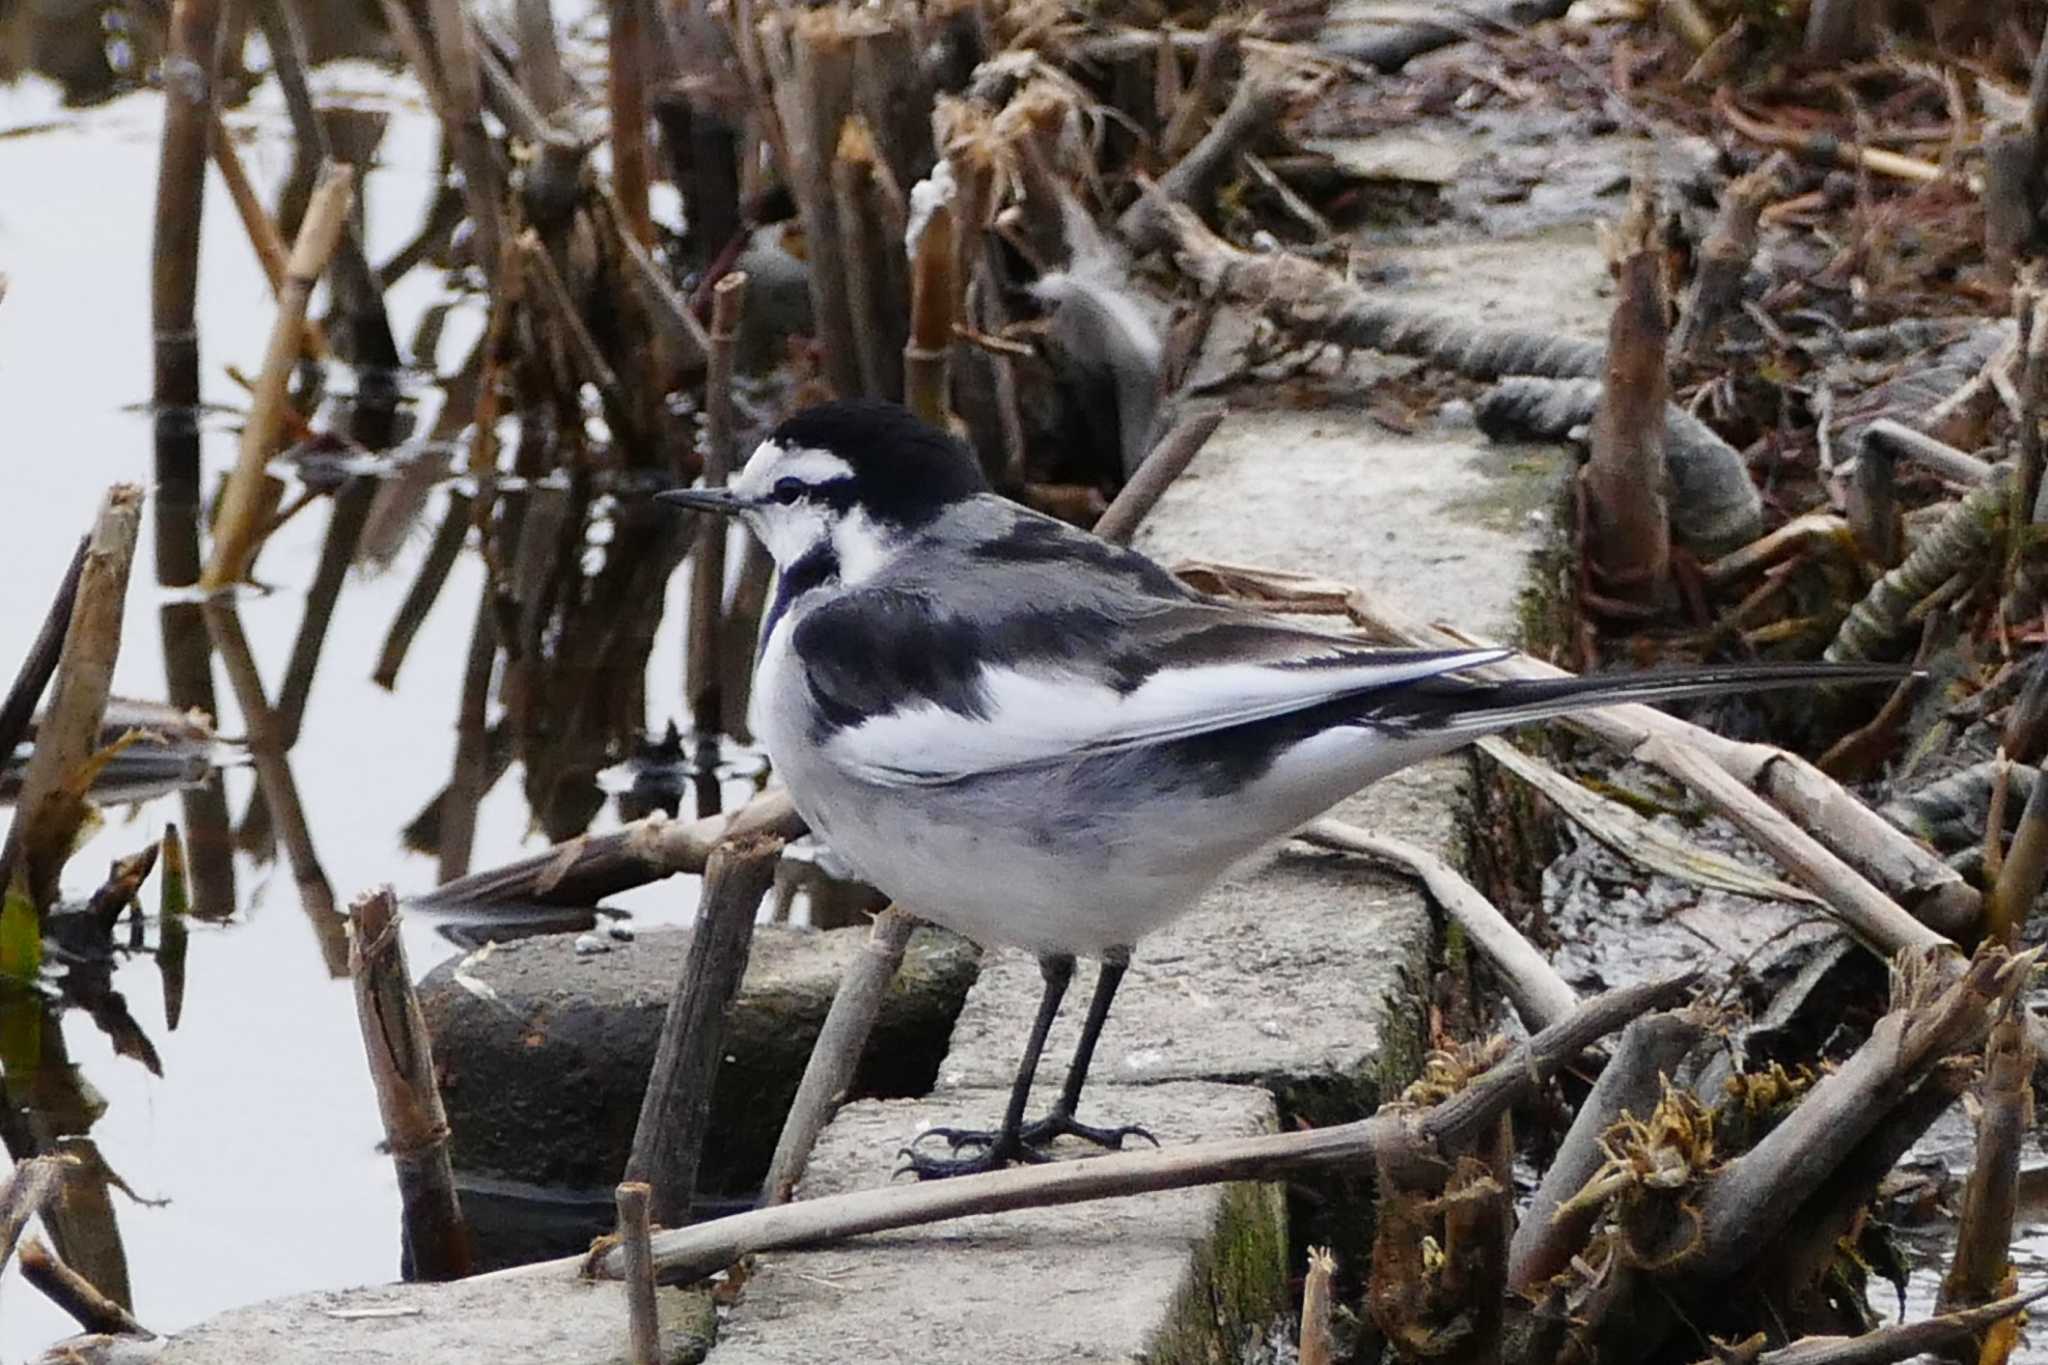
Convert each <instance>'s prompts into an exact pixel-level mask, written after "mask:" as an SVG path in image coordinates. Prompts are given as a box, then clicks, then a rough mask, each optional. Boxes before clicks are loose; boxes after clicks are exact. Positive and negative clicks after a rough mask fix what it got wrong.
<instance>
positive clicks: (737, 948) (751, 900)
mask: <svg viewBox="0 0 2048 1365" xmlns="http://www.w3.org/2000/svg"><path fill="white" fill-rule="evenodd" d="M781 856H782V840H780V839H778V838H774V837H772V836H755V837H741V838H738V839H732V838H728V839H727V840H725V841H724V842H721V843H720V844H719V845H718V846H717V847H716V848H714V849H713V850H712V851H711V857H710V859H709V861H708V862H707V863H706V864H705V867H704V894H703V898H702V899H701V900H700V901H699V902H698V905H697V921H696V925H695V927H694V928H693V929H692V930H691V933H690V951H689V955H688V956H687V957H686V958H685V959H684V962H683V975H682V979H681V980H680V981H678V982H677V983H676V989H675V994H674V995H672V996H671V997H670V998H669V1005H668V1015H667V1018H666V1019H665V1020H664V1021H663V1023H662V1029H661V1044H660V1047H659V1048H658V1049H657V1050H656V1052H655V1056H654V1070H653V1073H652V1074H651V1075H650V1076H649V1077H648V1078H647V1093H646V1094H645V1096H643V1097H642V1099H641V1102H640V1122H639V1126H638V1127H637V1128H636V1129H635V1130H634V1132H633V1152H632V1155H631V1156H630V1157H629V1158H628V1159H627V1161H626V1179H628V1180H644V1181H646V1182H647V1183H648V1184H650V1185H652V1186H653V1187H654V1202H653V1213H654V1217H655V1219H656V1221H658V1222H660V1223H663V1224H666V1225H667V1226H669V1227H681V1226H682V1225H683V1224H685V1223H687V1222H689V1221H690V1199H691V1196H692V1195H693V1194H695V1192H696V1184H697V1163H698V1159H699V1158H700V1157H701V1156H702V1154H703V1147H704V1135H705V1132H706V1130H707V1129H708V1127H709V1121H710V1117H711V1085H712V1081H713V1079H714V1078H715V1077H716V1076H717V1074H718V1063H719V1058H720V1057H721V1056H722V1055H723V1052H724V1043H725V1016H726V1011H727V1010H728V1009H729V1008H730V1007H731V1005H732V1001H733V997H734V996H735V995H736V994H737V993H738V991H739V984H740V977H741V976H742V975H744V974H745V972H746V969H747V953H748V949H749V948H750V946H751V945H752V943H753V941H754V916H755V914H756V913H757V912H758V911H759V910H760V908H761V897H762V896H764V895H766V894H767V892H768V888H769V887H770V886H771V885H772V884H773V883H774V881H775V864H776V861H777V859H779V858H780V857H781Z"/></svg>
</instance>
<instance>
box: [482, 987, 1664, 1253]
mask: <svg viewBox="0 0 2048 1365" xmlns="http://www.w3.org/2000/svg"><path fill="white" fill-rule="evenodd" d="M1697 980H1698V977H1697V975H1696V974H1687V975H1685V976H1681V977H1676V978H1673V979H1670V980H1666V981H1657V982H1650V983H1646V984H1643V985H1637V986H1625V987H1622V988H1620V989H1619V990H1613V991H1608V992H1607V993H1605V994H1604V995H1599V996H1595V997H1594V998H1593V999H1591V1000H1588V1001H1587V1002H1586V1003H1585V1004H1584V1005H1582V1006H1580V1007H1579V1008H1578V1009H1577V1010H1575V1011H1573V1012H1572V1014H1571V1015H1570V1016H1569V1017H1567V1018H1566V1019H1564V1020H1562V1021H1560V1022H1559V1023H1558V1024H1557V1025H1556V1026H1555V1027H1553V1028H1549V1029H1545V1030H1544V1031H1543V1032H1542V1033H1540V1034H1538V1035H1537V1036H1536V1037H1534V1038H1532V1039H1530V1040H1529V1042H1528V1043H1526V1044H1524V1045H1523V1046H1521V1047H1518V1048H1516V1049H1515V1051H1514V1052H1512V1053H1510V1054H1509V1055H1508V1057H1507V1058H1506V1059H1505V1060H1504V1061H1502V1062H1501V1063H1500V1064H1499V1065H1497V1066H1495V1067H1493V1068H1491V1069H1490V1070H1488V1071H1487V1072H1486V1073H1485V1074H1484V1075H1482V1076H1480V1077H1478V1078H1477V1079H1476V1080H1474V1081H1473V1083H1472V1084H1471V1085H1469V1086H1467V1087H1466V1088H1465V1089H1464V1090H1462V1091H1460V1092H1458V1094H1456V1095H1454V1096H1452V1097H1451V1098H1450V1099H1448V1100H1446V1101H1444V1102H1443V1103H1441V1104H1439V1105H1437V1106H1435V1107H1434V1108H1432V1109H1429V1110H1427V1111H1424V1112H1423V1113H1421V1114H1420V1115H1415V1114H1410V1113H1397V1112H1389V1113H1383V1114H1376V1115H1374V1116H1373V1117H1371V1118H1367V1119H1360V1120H1357V1121H1356V1122H1352V1123H1342V1124H1334V1125H1332V1126H1330V1127H1327V1128H1315V1129H1309V1130H1306V1131H1302V1132H1293V1133H1276V1134H1269V1135H1266V1136H1263V1137H1251V1138H1234V1139H1226V1140H1222V1141H1215V1142H1201V1143H1194V1144H1191V1145H1189V1146H1186V1147H1179V1148H1169V1149H1166V1150H1163V1151H1142V1152H1128V1153H1111V1154H1108V1155H1106V1156H1100V1157H1095V1158H1091V1159H1089V1160H1086V1161H1055V1162H1051V1163H1048V1164H1046V1165H1040V1166H1025V1167H1020V1168H1016V1169H1012V1170H1004V1171H992V1172H989V1173H988V1174H986V1175H969V1176H959V1177H956V1178H954V1179H951V1180H938V1181H929V1182H926V1183H923V1184H917V1185H891V1186H889V1187H887V1188H884V1189H877V1190H860V1191H856V1192H854V1193H851V1194H838V1195H828V1196H825V1197H824V1198H820V1199H805V1200H799V1201H797V1202H795V1203H790V1204H779V1205H776V1206H774V1207H772V1208H765V1209H756V1210H755V1211H753V1212H751V1213H742V1214H736V1215H734V1216H732V1217H729V1218H720V1219H716V1220H714V1221H711V1222H706V1223H700V1224H698V1225H696V1226H695V1227H689V1228H680V1229H676V1230H674V1231H670V1232H663V1233H660V1234H658V1235H657V1236H656V1237H655V1239H654V1268H655V1277H656V1279H657V1280H659V1281H660V1282H661V1283H664V1284H677V1283H684V1282H687V1281H690V1280H693V1279H697V1278H699V1277H701V1276H704V1275H708V1274H710V1273H711V1272H712V1271H714V1270H720V1269H723V1268H724V1267H726V1266H729V1265H731V1264H732V1263H733V1262H735V1261H737V1260H739V1259H741V1258H742V1257H744V1256H749V1255H753V1254H755V1253H757V1252H763V1251H778V1250H782V1249H784V1248H787V1247H795V1246H816V1245H820V1244H823V1243H827V1242H834V1241H838V1240H841V1239H844V1238H847V1237H855V1236H859V1235H860V1234H861V1233H865V1232H887V1231H890V1230H892V1229H895V1228H906V1227H921V1226H924V1225H927V1224H930V1223H939V1222H945V1221H947V1220H949V1219H954V1218H966V1217H971V1216H974V1215H977V1214H987V1213H1006V1212H1009V1211H1011V1210H1014V1209H1029V1208H1050V1207H1053V1206H1056V1205H1060V1204H1077V1203H1085V1202H1088V1201H1090V1200H1095V1199H1115V1198H1119V1197H1122V1196H1124V1195H1130V1194H1143V1193H1146V1192H1148V1191H1152V1190H1172V1189H1187V1188H1189V1187H1190V1186H1197V1185H1214V1184H1221V1183H1225V1182H1230V1181H1249V1180H1275V1179H1279V1178H1281V1177H1284V1176H1289V1175H1296V1174H1301V1173H1305V1172H1311V1171H1318V1170H1333V1169H1340V1168H1349V1169H1352V1170H1356V1169H1358V1168H1359V1167H1360V1165H1361V1164H1363V1163H1370V1162H1371V1161H1372V1160H1373V1158H1374V1155H1375V1154H1376V1153H1378V1152H1382V1151H1389V1150H1391V1149H1393V1148H1395V1147H1397V1146H1400V1147H1404V1148H1407V1149H1409V1150H1411V1151H1414V1152H1416V1153H1417V1155H1420V1154H1422V1153H1426V1152H1430V1151H1436V1152H1442V1151H1456V1150H1459V1149H1462V1148H1464V1147H1466V1146H1468V1145H1469V1144H1470V1143H1471V1142H1472V1141H1473V1140H1474V1139H1476V1138H1477V1137H1478V1136H1479V1135H1480V1134H1481V1133H1484V1132H1487V1131H1489V1130H1491V1129H1492V1128H1493V1127H1494V1126H1495V1125H1496V1124H1497V1123H1498V1121H1499V1118H1500V1115H1501V1114H1502V1113H1504V1112H1505V1111H1506V1110H1507V1109H1508V1107H1509V1106H1511V1105H1513V1104H1516V1103H1518V1102H1519V1101H1521V1100H1522V1099H1523V1098H1524V1097H1525V1096H1528V1095H1531V1094H1534V1093H1535V1092H1536V1089H1537V1088H1538V1087H1539V1086H1541V1085H1542V1084H1544V1083H1545V1081H1546V1080H1547V1079H1548V1078H1549V1077H1550V1076H1552V1075H1554V1074H1556V1072H1557V1069H1558V1068H1559V1067H1560V1066H1562V1065H1565V1064H1567V1063H1569V1062H1571V1061H1573V1060H1575V1059H1576V1058H1577V1057H1578V1056H1579V1054H1580V1053H1581V1052H1582V1051H1583V1050H1584V1049H1585V1048H1586V1047H1587V1046H1588V1045H1590V1044H1592V1043H1594V1042H1597V1041H1598V1040H1600V1039H1601V1038H1604V1037H1606V1036H1607V1035H1608V1034H1610V1033H1612V1032H1614V1031H1615V1030H1616V1029H1618V1028H1620V1027H1621V1026H1622V1025H1624V1024H1626V1023H1627V1022H1628V1021H1629V1020H1631V1019H1634V1018H1635V1017H1636V1016H1637V1015H1639V1014H1643V1013H1645V1012H1647V1011H1649V1010H1654V1009H1660V1008H1664V1007H1666V1006H1669V1005H1672V1004H1674V1003H1676V1002H1677V1001H1679V1000H1680V999H1682V998H1684V996H1685V995H1686V994H1687V993H1688V992H1689V991H1690V990H1691V989H1692V987H1693V985H1694V983H1695V982H1696V981H1697ZM584 1267H585V1258H584V1257H581V1256H571V1257H566V1258H564V1259H562V1260H557V1261H543V1262H539V1263H537V1264H534V1265H526V1266H520V1267H517V1268H516V1269H513V1270H503V1271H496V1272H493V1273H492V1274H491V1275H489V1276H487V1277H483V1278H488V1279H493V1280H496V1279H505V1280H522V1279H528V1278H537V1277H543V1276H568V1275H576V1274H580V1273H582V1271H583V1270H584ZM623 1267H624V1257H623V1256H621V1255H620V1254H619V1252H618V1251H617V1250H616V1249H615V1250H613V1251H610V1252H607V1253H606V1254H605V1255H604V1256H603V1257H602V1258H601V1259H599V1260H597V1261H596V1264H595V1266H594V1267H593V1268H594V1269H595V1270H596V1271H597V1273H599V1274H602V1275H604V1276H607V1277H609V1278H614V1279H616V1278H617V1277H618V1276H619V1275H620V1274H621V1272H622V1270H623Z"/></svg>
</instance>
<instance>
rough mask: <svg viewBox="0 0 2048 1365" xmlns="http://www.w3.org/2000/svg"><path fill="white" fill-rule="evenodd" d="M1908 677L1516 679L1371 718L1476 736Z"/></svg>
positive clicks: (1876, 672)
mask: <svg viewBox="0 0 2048 1365" xmlns="http://www.w3.org/2000/svg"><path fill="white" fill-rule="evenodd" d="M1911 672H1912V669H1911V668H1910V667H1908V666H1906V665H1903V664H1822V663H1816V664H1727V665H1714V666H1708V667H1701V668H1674V669H1656V670H1651V671H1648V672H1643V673H1632V674H1626V675H1619V676H1617V675H1611V674H1610V675H1598V674H1596V675H1593V676H1590V677H1583V678H1514V679H1507V680H1503V681H1498V682H1493V681H1477V682H1475V681H1472V680H1469V679H1453V678H1441V679H1432V680H1430V682H1429V683H1425V684H1423V685H1421V686H1410V687H1408V688H1403V689H1400V692H1401V695H1400V696H1399V697H1398V698H1397V699H1395V698H1390V699H1389V701H1390V705H1388V706H1387V707H1386V708H1385V709H1382V710H1379V711H1378V712H1377V713H1376V715H1375V717H1374V718H1375V719H1376V720H1379V721H1382V722H1385V723H1392V724H1402V723H1407V724H1414V725H1418V726H1423V727H1427V728H1428V729H1430V730H1432V731H1435V732H1437V733H1440V734H1443V735H1445V736H1446V737H1448V736H1451V735H1466V736H1474V735H1482V734H1490V733H1492V732H1494V731H1496V730H1505V729H1507V728H1509V727H1510V726H1515V725H1522V724H1525V723H1527V722H1529V721H1537V720H1547V719H1549V718H1551V717H1553V716H1566V715H1571V714H1572V713H1574V712H1577V711H1590V710H1593V709H1595V708H1597V707H1601V706H1612V705H1615V704H1616V703H1619V702H1660V701H1681V700H1684V699H1686V698H1688V697H1717V696H1726V695H1728V694H1729V693H1732V692H1758V691H1778V690H1782V689H1787V688H1795V687H1819V686H1833V685H1841V684H1856V683H1896V682H1898V681H1899V680H1900V679H1902V678H1904V677H1906V676H1908V675H1909V674H1910V673H1911ZM1431 684H1436V685H1431Z"/></svg>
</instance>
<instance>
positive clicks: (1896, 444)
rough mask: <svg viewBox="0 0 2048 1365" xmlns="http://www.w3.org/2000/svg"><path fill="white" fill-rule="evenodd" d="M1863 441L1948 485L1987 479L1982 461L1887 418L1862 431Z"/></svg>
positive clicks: (1979, 481)
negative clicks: (1941, 479)
mask: <svg viewBox="0 0 2048 1365" xmlns="http://www.w3.org/2000/svg"><path fill="white" fill-rule="evenodd" d="M1863 442H1864V444H1865V445H1881V446H1884V447H1885V448H1886V449H1887V450H1888V451H1889V452H1890V453H1891V454H1892V455H1893V456H1896V457H1902V458H1904V459H1908V460H1912V461H1914V462H1916V463H1918V464H1920V465H1923V466H1925V467H1926V468H1928V469H1931V470H1933V471H1934V472H1935V473H1936V474H1939V475H1940V476H1941V477H1942V478H1944V479H1947V480H1948V481H1949V482H1950V483H1959V484H1966V485H1969V486H1971V487H1974V486H1976V485H1977V484H1980V483H1983V482H1984V481H1985V480H1986V479H1988V478H1990V477H1991V466H1990V465H1989V464H1987V463H1985V462H1984V461H1983V460H1980V459H1978V458H1977V457H1976V456H1974V455H1966V454H1964V453H1963V452H1962V451H1960V450H1957V449H1956V448H1955V447H1954V446H1952V445H1949V444H1948V443H1946V442H1944V441H1937V440H1935V439H1934V438H1933V437H1932V436H1929V435H1928V434H1927V433H1926V432H1924V431H1915V430H1914V429H1913V428H1912V427H1909V426H1906V425H1905V424H1903V423H1901V422H1894V421H1893V420H1891V419H1890V418H1889V417H1882V418H1879V419H1878V420H1877V421H1875V422H1872V423H1871V424H1870V425H1869V426H1867V427H1865V428H1863Z"/></svg>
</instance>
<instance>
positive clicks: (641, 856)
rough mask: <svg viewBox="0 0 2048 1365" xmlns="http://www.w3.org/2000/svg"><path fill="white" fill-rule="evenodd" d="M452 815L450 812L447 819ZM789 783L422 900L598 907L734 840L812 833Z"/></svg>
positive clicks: (580, 843) (465, 880)
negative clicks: (731, 806) (718, 809)
mask: <svg viewBox="0 0 2048 1365" xmlns="http://www.w3.org/2000/svg"><path fill="white" fill-rule="evenodd" d="M444 819H445V817H444ZM805 829H806V826H805V825H804V821H803V817H802V816H800V815H798V814H797V813H796V807H795V806H794V805H793V804H791V802H790V799H789V792H788V790H787V789H786V788H782V787H777V788H774V789H773V790H770V791H767V792H764V793H762V794H761V795H760V796H757V797H755V798H754V799H753V800H752V801H749V802H748V803H747V804H746V805H744V806H741V807H740V808H739V809H738V810H736V811H732V812H729V813H727V814H724V815H712V816H706V817H705V818H703V819H700V820H671V819H669V818H668V817H667V816H665V815H650V816H648V817H647V818H646V819H644V820H636V821H634V822H633V823H632V824H629V825H627V826H625V827H624V828H622V829H616V830H609V831H606V832H605V833H602V834H587V835H583V836H581V837H579V838H577V839H574V840H571V841H570V842H568V843H565V844H557V845H555V846H554V847H552V848H548V849H544V850H542V851H541V852H539V853H536V854H533V855H531V856H528V857H525V858H520V859H518V860H517V861H514V862H511V863H507V864H506V865H505V866H503V867H496V868H491V869H489V870H487V871H484V872H476V873H471V874H470V875H468V876H465V877H462V878H459V879H457V880H453V881H449V882H446V883H444V884H443V885H441V886H438V887H436V888H435V889H433V890H432V891H428V892H426V893H425V894H423V895H420V896H417V897H415V898H414V902H413V903H414V904H416V905H418V906H420V907H421V908H423V909H427V908H433V907H437V906H438V907H444V908H445V907H449V906H458V905H513V904H525V905H591V904H594V903H595V902H597V901H599V900H602V899H603V898H604V897H606V896H610V895H616V894H617V893H618V892H620V891H626V890H630V889H631V888H633V887H636V886H646V885H647V884H648V883H649V882H658V881H660V880H662V879H663V878H664V877H673V876H676V875H678V874H681V873H700V872H702V871H704V869H705V867H706V865H707V864H708V863H709V862H710V860H711V851H712V849H714V848H716V847H717V846H718V845H719V843H720V842H722V841H724V840H726V839H728V838H739V837H741V836H747V835H773V836H774V837H776V838H779V839H784V840H789V839H797V838H801V837H802V836H803V834H804V832H805Z"/></svg>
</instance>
